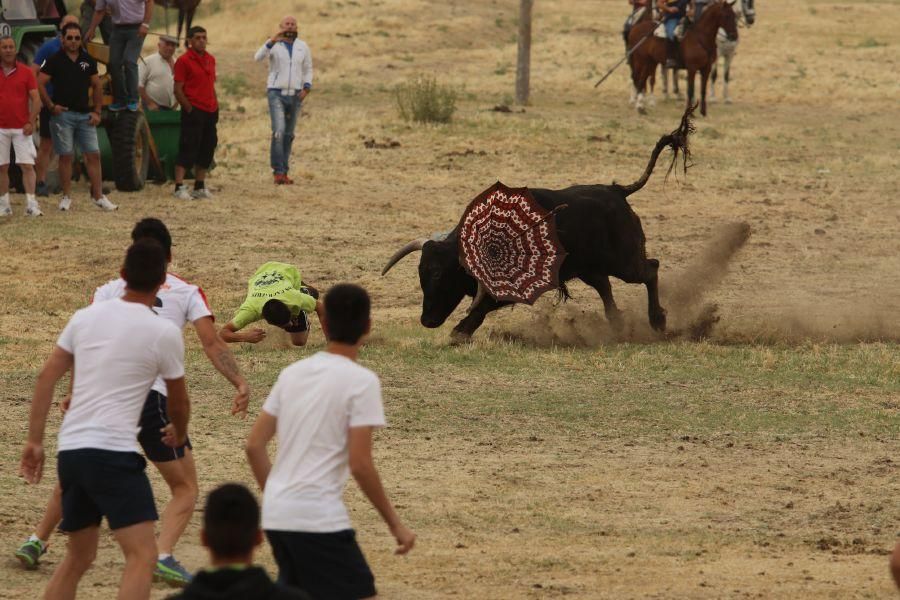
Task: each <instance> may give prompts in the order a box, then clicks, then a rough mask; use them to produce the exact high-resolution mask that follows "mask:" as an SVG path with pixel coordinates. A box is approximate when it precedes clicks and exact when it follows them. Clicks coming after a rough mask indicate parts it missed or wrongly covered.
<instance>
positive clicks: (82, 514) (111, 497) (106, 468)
mask: <svg viewBox="0 0 900 600" xmlns="http://www.w3.org/2000/svg"><path fill="white" fill-rule="evenodd" d="M146 466H147V461H146V460H144V457H143V456H141V455H140V454H138V453H137V452H114V451H112V450H97V449H95V448H84V449H79V450H63V451H62V452H60V453H59V454H58V455H57V463H56V470H57V475H58V477H59V484H60V486H61V487H62V514H63V520H62V523H60V525H59V529H60V531H65V532H73V531H79V530H81V529H84V528H85V527H91V526H94V525H99V524H100V521H101V520H102V519H103V517H106V520H107V522H108V523H109V528H110V529H120V528H122V527H128V526H129V525H136V524H138V523H143V522H145V521H155V520H157V519H158V518H159V515H158V514H157V513H156V504H154V502H153V489H152V488H151V487H150V480H149V479H147V474H146V473H145V472H144V469H145V467H146Z"/></svg>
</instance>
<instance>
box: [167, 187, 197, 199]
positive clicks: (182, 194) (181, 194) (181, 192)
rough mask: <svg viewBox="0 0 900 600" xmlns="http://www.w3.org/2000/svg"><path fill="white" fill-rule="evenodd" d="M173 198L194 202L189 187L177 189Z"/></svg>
mask: <svg viewBox="0 0 900 600" xmlns="http://www.w3.org/2000/svg"><path fill="white" fill-rule="evenodd" d="M172 195H173V196H175V197H176V198H178V199H179V200H193V199H194V198H193V196H192V195H191V192H190V191H189V190H188V189H187V186H186V185H184V184H182V185H179V186H178V187H176V188H175V191H174V192H173V193H172Z"/></svg>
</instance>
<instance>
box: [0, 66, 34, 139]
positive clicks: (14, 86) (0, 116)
mask: <svg viewBox="0 0 900 600" xmlns="http://www.w3.org/2000/svg"><path fill="white" fill-rule="evenodd" d="M36 89H37V79H35V77H34V72H33V71H32V70H31V69H29V68H28V66H27V65H24V64H22V63H20V62H17V63H16V68H15V69H13V70H12V72H11V73H10V74H9V75H6V74H4V73H3V68H2V67H0V129H22V128H23V127H25V125H26V124H27V123H28V117H29V113H30V111H29V110H28V98H29V92H31V90H36Z"/></svg>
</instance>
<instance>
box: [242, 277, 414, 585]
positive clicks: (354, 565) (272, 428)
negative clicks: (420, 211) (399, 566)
mask: <svg viewBox="0 0 900 600" xmlns="http://www.w3.org/2000/svg"><path fill="white" fill-rule="evenodd" d="M369 310H370V301H369V296H368V294H367V293H366V291H365V290H364V289H362V288H361V287H359V286H356V285H350V284H341V285H336V286H335V287H333V288H331V290H329V292H328V294H326V296H325V311H324V312H325V314H324V317H325V318H324V319H323V321H322V329H323V331H324V332H325V335H326V337H327V339H328V345H327V347H326V349H325V351H324V352H319V353H318V354H315V355H314V356H311V357H310V358H307V359H305V360H301V361H299V362H296V363H294V364H293V365H291V366H289V367H287V368H286V369H284V370H283V371H282V372H281V374H280V375H279V377H278V381H277V382H276V383H275V386H274V387H273V388H272V391H271V392H270V393H269V397H268V399H267V400H266V402H265V404H264V405H263V409H262V411H261V412H260V414H259V418H258V419H257V421H256V423H255V424H254V426H253V429H252V430H251V432H250V436H249V438H248V439H247V459H248V461H249V463H250V468H251V469H252V470H253V475H254V477H256V481H257V482H258V483H259V486H260V488H262V489H263V490H264V495H263V515H262V526H263V529H264V530H265V532H266V537H267V538H268V539H269V544H270V545H271V546H272V553H273V554H274V556H275V561H276V562H277V563H278V580H279V581H280V582H281V583H285V584H287V585H291V586H294V587H297V588H300V589H301V590H303V591H305V592H306V593H308V594H309V595H310V596H312V597H313V598H316V599H319V598H323V599H324V598H327V599H328V600H343V599H351V598H353V599H355V598H370V597H373V596H375V595H376V591H375V578H374V576H373V575H372V571H371V570H370V569H369V565H368V564H367V563H366V559H365V557H364V556H363V554H362V551H361V550H360V548H359V545H358V544H357V543H356V533H355V532H354V531H353V528H352V524H351V523H350V516H349V515H348V514H347V508H346V507H345V506H344V502H343V493H344V485H345V484H346V482H347V477H348V475H350V474H351V473H352V474H353V478H354V479H355V480H356V483H357V484H358V485H359V487H360V489H361V490H362V491H363V493H364V494H365V495H366V497H367V498H368V499H369V501H370V502H371V503H372V505H373V506H374V507H375V509H376V510H377V511H378V513H379V514H380V515H381V517H382V518H383V519H384V521H385V523H387V525H388V527H389V528H390V531H391V533H392V534H393V536H394V537H395V538H396V540H397V545H398V547H397V551H396V552H397V554H406V553H407V552H409V551H410V550H411V549H412V547H413V544H414V543H415V540H416V536H415V534H414V533H413V532H412V530H410V529H408V528H407V527H406V526H405V525H403V523H402V522H401V521H400V517H399V516H398V515H397V512H396V511H395V510H394V507H393V505H392V504H391V502H390V500H388V498H387V495H386V494H385V492H384V488H383V487H382V485H381V479H380V477H379V476H378V471H377V470H376V468H375V463H374V462H373V460H372V432H373V431H374V430H375V428H378V427H384V425H385V421H384V409H383V408H382V405H381V384H380V383H379V381H378V376H377V375H375V373H373V372H372V371H370V370H368V369H366V368H365V367H362V366H360V365H359V364H357V363H356V358H357V356H358V354H359V348H360V346H361V345H362V343H363V338H364V337H365V336H366V334H368V333H369V328H370V325H371V323H370V319H369ZM276 435H277V436H278V451H277V454H276V456H275V465H274V467H273V466H272V463H271V462H270V461H269V455H268V453H267V452H266V446H267V445H268V444H269V442H270V441H271V440H272V438H273V437H274V436H276Z"/></svg>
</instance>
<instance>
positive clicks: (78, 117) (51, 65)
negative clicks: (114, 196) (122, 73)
mask: <svg viewBox="0 0 900 600" xmlns="http://www.w3.org/2000/svg"><path fill="white" fill-rule="evenodd" d="M62 33H63V49H62V50H60V51H59V52H57V53H56V54H54V55H53V56H51V57H50V58H48V59H47V61H46V62H45V63H44V66H42V67H41V73H40V75H39V76H38V85H39V86H40V93H41V101H42V102H43V103H44V106H45V107H46V108H47V110H49V111H50V113H51V115H52V116H51V117H50V134H51V136H52V138H53V149H54V151H55V152H56V154H58V155H59V178H60V182H61V184H62V189H63V197H62V200H61V201H60V203H59V210H62V211H67V210H69V209H70V208H71V207H72V197H71V194H72V163H73V158H74V153H75V145H76V144H77V145H78V147H79V148H80V149H81V153H82V155H83V157H84V162H85V166H86V167H87V172H88V178H89V179H90V180H91V198H93V200H94V204H96V205H97V206H99V207H100V208H102V209H103V210H116V209H117V208H119V207H118V206H116V205H115V204H113V203H112V202H110V201H109V198H107V197H106V196H105V195H104V194H103V190H102V188H101V185H102V179H101V173H100V145H99V144H98V142H97V125H99V124H100V111H101V109H102V108H103V87H102V86H101V85H100V77H98V76H97V62H96V61H95V60H94V59H93V58H91V57H90V56H89V55H88V53H87V52H85V51H84V49H83V48H82V47H81V29H79V27H78V25H75V24H74V23H70V24H68V25H66V26H65V27H63V30H62ZM50 82H54V83H55V85H54V86H53V95H52V96H51V95H50V94H49V93H48V92H47V84H48V83H50ZM89 91H91V93H92V99H93V103H94V108H93V110H91V108H90V106H89V104H90V102H89V100H90V99H91V98H89V96H88V92H89Z"/></svg>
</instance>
